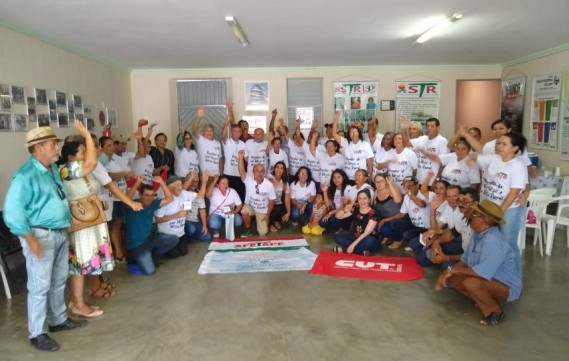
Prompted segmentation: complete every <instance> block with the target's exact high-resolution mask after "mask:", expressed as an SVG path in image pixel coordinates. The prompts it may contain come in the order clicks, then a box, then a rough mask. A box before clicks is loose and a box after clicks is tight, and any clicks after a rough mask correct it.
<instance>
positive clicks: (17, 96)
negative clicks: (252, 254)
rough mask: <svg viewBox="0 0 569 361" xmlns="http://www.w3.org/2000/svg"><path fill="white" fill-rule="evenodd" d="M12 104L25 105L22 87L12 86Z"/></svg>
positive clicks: (24, 93)
mask: <svg viewBox="0 0 569 361" xmlns="http://www.w3.org/2000/svg"><path fill="white" fill-rule="evenodd" d="M12 102H13V103H14V104H26V90H25V89H24V87H22V86H16V85H12Z"/></svg>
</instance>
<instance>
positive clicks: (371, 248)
mask: <svg viewBox="0 0 569 361" xmlns="http://www.w3.org/2000/svg"><path fill="white" fill-rule="evenodd" d="M376 226H377V214H376V213H375V211H374V210H373V208H371V194H370V191H369V190H368V189H364V190H361V191H359V192H358V198H357V206H356V208H355V210H354V214H353V216H352V226H351V228H350V232H349V233H347V234H342V233H341V234H337V235H336V237H335V240H336V243H338V244H339V245H340V246H336V247H334V251H335V252H337V253H357V254H363V255H369V254H370V252H375V251H379V248H380V244H379V239H378V238H377V231H376V229H377V228H376Z"/></svg>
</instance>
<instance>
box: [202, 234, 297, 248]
mask: <svg viewBox="0 0 569 361" xmlns="http://www.w3.org/2000/svg"><path fill="white" fill-rule="evenodd" d="M288 247H292V248H296V247H308V243H306V240H305V239H304V238H298V239H279V238H276V237H275V238H272V239H268V240H260V239H256V240H252V241H239V240H235V241H234V242H215V241H214V242H211V243H210V244H209V248H208V250H209V251H241V250H256V249H276V248H288Z"/></svg>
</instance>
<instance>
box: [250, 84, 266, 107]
mask: <svg viewBox="0 0 569 361" xmlns="http://www.w3.org/2000/svg"><path fill="white" fill-rule="evenodd" d="M245 110H252V111H268V110H269V82H268V81H246V82H245Z"/></svg>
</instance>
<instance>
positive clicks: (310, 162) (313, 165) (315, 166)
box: [302, 142, 321, 183]
mask: <svg viewBox="0 0 569 361" xmlns="http://www.w3.org/2000/svg"><path fill="white" fill-rule="evenodd" d="M302 149H303V150H304V154H305V156H306V158H305V162H306V167H307V168H308V169H310V172H311V173H312V179H314V181H315V182H318V183H320V182H321V178H320V161H319V160H318V158H317V157H315V156H313V155H312V153H311V152H310V144H308V143H307V142H304V143H303V144H302ZM316 154H317V155H318V150H317V151H316Z"/></svg>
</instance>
